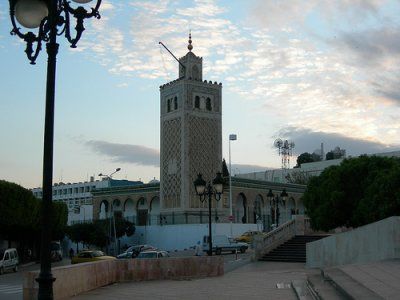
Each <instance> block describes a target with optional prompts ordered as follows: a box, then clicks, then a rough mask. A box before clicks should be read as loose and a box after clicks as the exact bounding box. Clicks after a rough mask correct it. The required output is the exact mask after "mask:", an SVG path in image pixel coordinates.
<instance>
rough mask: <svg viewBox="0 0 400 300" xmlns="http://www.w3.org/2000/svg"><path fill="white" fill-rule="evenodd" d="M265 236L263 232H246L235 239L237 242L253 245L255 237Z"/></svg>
mask: <svg viewBox="0 0 400 300" xmlns="http://www.w3.org/2000/svg"><path fill="white" fill-rule="evenodd" d="M258 235H263V233H262V232H261V231H246V232H245V233H243V234H242V235H240V236H238V237H236V238H235V241H236V242H242V243H248V244H251V242H252V241H253V238H254V236H258Z"/></svg>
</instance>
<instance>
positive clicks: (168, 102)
mask: <svg viewBox="0 0 400 300" xmlns="http://www.w3.org/2000/svg"><path fill="white" fill-rule="evenodd" d="M170 111H171V99H168V100H167V112H170Z"/></svg>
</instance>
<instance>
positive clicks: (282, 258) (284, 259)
mask: <svg viewBox="0 0 400 300" xmlns="http://www.w3.org/2000/svg"><path fill="white" fill-rule="evenodd" d="M260 260H261V261H281V262H306V259H305V258H301V257H296V258H295V257H287V256H264V257H263V258H261V259H260Z"/></svg>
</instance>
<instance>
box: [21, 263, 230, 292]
mask: <svg viewBox="0 0 400 300" xmlns="http://www.w3.org/2000/svg"><path fill="white" fill-rule="evenodd" d="M38 273H39V271H34V272H25V273H24V282H23V299H24V300H31V299H32V300H33V299H37V293H38V288H39V286H38V283H37V282H36V281H35V278H37V277H38ZM52 273H53V276H54V277H55V278H56V281H55V282H54V284H53V293H54V299H55V300H57V299H68V298H70V297H73V296H75V295H78V294H80V293H83V292H86V291H90V290H93V289H96V288H99V287H102V286H105V285H109V284H112V283H115V282H122V281H143V280H161V279H190V278H201V277H207V276H222V275H223V274H224V259H223V257H222V256H212V257H209V256H202V257H182V258H178V257H176V258H174V257H172V258H163V259H125V260H107V261H100V262H93V263H83V264H76V265H69V266H63V267H58V268H53V269H52Z"/></svg>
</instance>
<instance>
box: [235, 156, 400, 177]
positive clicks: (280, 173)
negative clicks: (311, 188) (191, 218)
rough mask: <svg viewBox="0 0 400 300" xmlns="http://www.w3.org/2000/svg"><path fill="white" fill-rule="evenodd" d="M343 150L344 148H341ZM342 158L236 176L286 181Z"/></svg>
mask: <svg viewBox="0 0 400 300" xmlns="http://www.w3.org/2000/svg"><path fill="white" fill-rule="evenodd" d="M343 151H344V150H343ZM370 155H371V156H372V155H376V156H387V157H392V156H393V157H400V151H392V152H383V153H375V154H370ZM343 159H344V158H338V159H331V160H322V161H315V162H310V163H304V164H301V165H300V168H293V169H272V170H265V171H261V172H251V173H246V174H237V175H235V176H236V177H239V178H246V179H255V180H263V181H271V182H281V183H288V180H287V178H286V177H287V176H288V175H290V174H293V173H303V174H304V175H305V176H307V177H310V176H318V175H320V174H321V173H322V171H323V170H325V169H326V168H328V167H330V166H338V165H340V164H341V163H342V161H343Z"/></svg>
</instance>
